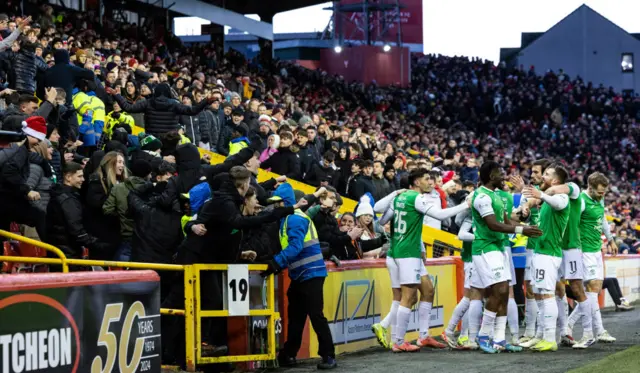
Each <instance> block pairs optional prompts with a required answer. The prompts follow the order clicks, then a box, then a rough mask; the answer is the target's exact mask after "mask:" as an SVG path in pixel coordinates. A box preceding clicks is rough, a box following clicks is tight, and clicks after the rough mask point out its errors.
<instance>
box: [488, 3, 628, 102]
mask: <svg viewBox="0 0 640 373" xmlns="http://www.w3.org/2000/svg"><path fill="white" fill-rule="evenodd" d="M636 36H637V35H632V34H629V33H628V32H626V31H625V30H623V29H622V28H620V27H619V26H617V25H616V24H614V23H613V22H611V21H609V20H608V19H607V18H605V17H603V16H602V15H601V14H599V13H597V12H596V11H594V10H593V9H591V8H590V7H588V6H586V5H582V6H580V7H579V8H578V9H576V10H575V11H573V12H572V13H571V14H569V15H568V16H566V17H565V18H564V19H562V20H561V21H560V22H558V23H557V24H556V25H554V26H553V27H551V28H550V29H549V30H548V31H547V32H544V33H523V34H522V43H521V47H520V48H503V49H502V50H501V51H500V60H501V61H503V62H506V63H507V64H509V65H512V66H519V65H522V66H523V67H524V68H525V69H528V68H529V67H530V66H534V67H535V70H536V71H537V72H538V73H544V72H545V71H547V70H553V71H556V72H557V71H558V70H560V69H563V70H564V72H565V73H567V74H568V75H569V76H570V77H571V78H575V77H576V76H580V77H582V79H583V80H584V81H585V82H592V83H593V84H595V85H598V84H603V85H604V86H607V87H608V86H611V87H614V88H615V89H616V90H617V91H625V92H640V75H639V74H640V69H638V68H636V66H635V56H638V58H639V59H640V40H638V39H637V38H636Z"/></svg>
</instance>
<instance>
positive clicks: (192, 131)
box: [178, 113, 202, 146]
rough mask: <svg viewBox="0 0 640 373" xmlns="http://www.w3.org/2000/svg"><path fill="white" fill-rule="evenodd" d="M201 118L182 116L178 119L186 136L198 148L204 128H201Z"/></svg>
mask: <svg viewBox="0 0 640 373" xmlns="http://www.w3.org/2000/svg"><path fill="white" fill-rule="evenodd" d="M200 114H202V113H200ZM199 117H200V116H199V115H181V116H180V117H179V119H178V122H179V123H180V125H181V126H182V128H184V135H185V136H187V137H188V138H189V140H190V141H191V143H192V144H193V145H195V146H198V143H199V142H200V141H201V139H202V136H201V130H202V128H201V126H200V118H199Z"/></svg>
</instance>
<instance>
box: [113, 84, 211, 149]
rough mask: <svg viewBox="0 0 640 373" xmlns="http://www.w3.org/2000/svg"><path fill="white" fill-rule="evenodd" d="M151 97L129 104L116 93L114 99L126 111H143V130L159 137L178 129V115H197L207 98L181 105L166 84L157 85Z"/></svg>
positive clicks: (206, 103)
mask: <svg viewBox="0 0 640 373" xmlns="http://www.w3.org/2000/svg"><path fill="white" fill-rule="evenodd" d="M153 96H154V97H153V98H152V99H148V100H143V101H138V102H136V103H135V104H130V103H128V102H127V100H125V99H124V97H122V96H120V95H116V96H115V99H116V101H117V102H118V104H119V105H120V107H121V108H122V110H124V111H126V112H127V113H144V126H145V130H146V131H145V132H146V133H148V134H151V135H154V136H156V137H159V136H161V135H163V134H165V133H167V132H171V131H174V130H177V129H178V126H179V124H178V122H179V116H180V115H197V114H198V113H200V112H201V111H202V110H203V109H204V108H206V107H207V105H208V102H207V100H202V102H201V103H199V104H198V105H195V106H186V105H182V104H181V103H180V102H178V101H177V100H175V99H174V98H173V97H172V96H171V87H169V85H168V84H165V83H163V84H160V85H158V86H157V87H156V88H155V90H154V92H153Z"/></svg>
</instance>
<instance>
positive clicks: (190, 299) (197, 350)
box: [0, 229, 280, 372]
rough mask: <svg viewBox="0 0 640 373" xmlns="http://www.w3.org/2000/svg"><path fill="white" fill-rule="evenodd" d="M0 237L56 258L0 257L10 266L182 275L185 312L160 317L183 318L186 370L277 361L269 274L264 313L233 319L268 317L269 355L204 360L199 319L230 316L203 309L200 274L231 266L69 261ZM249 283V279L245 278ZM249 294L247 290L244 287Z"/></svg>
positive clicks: (1, 233) (260, 268) (258, 267)
mask: <svg viewBox="0 0 640 373" xmlns="http://www.w3.org/2000/svg"><path fill="white" fill-rule="evenodd" d="M0 236H3V237H6V238H8V239H11V240H15V241H20V242H24V243H26V244H30V245H33V246H36V247H39V248H42V249H44V250H46V251H47V252H51V253H53V254H55V255H56V256H57V257H58V258H34V257H23V256H0V263H1V262H13V263H31V264H52V265H59V266H61V267H62V272H64V273H67V272H69V266H70V265H71V266H85V267H90V266H98V267H119V268H129V269H152V270H158V271H182V272H184V288H185V301H184V309H182V310H181V309H168V308H161V309H160V313H161V314H163V315H173V316H184V317H185V347H186V348H185V358H186V365H187V371H189V372H195V371H196V365H197V364H212V363H225V362H242V361H258V360H274V359H275V358H276V342H275V335H276V333H275V320H276V318H278V317H280V316H279V314H278V313H277V312H275V287H274V276H273V275H270V276H268V277H267V278H266V281H267V305H266V309H264V310H249V311H248V312H247V313H246V314H242V315H233V316H265V317H267V332H268V340H267V344H268V352H267V353H266V354H257V355H235V356H221V357H203V356H202V350H201V346H202V333H201V328H200V325H201V320H202V318H203V317H229V316H230V315H229V311H228V310H215V311H210V310H202V309H201V305H202V301H201V296H200V272H201V271H225V272H226V271H228V270H229V268H230V266H232V265H227V264H192V265H176V264H155V263H138V262H112V261H103V260H84V259H69V258H67V257H66V255H65V254H64V252H62V250H60V249H59V248H57V247H55V246H52V245H49V244H47V243H44V242H40V241H35V240H32V239H30V238H27V237H23V236H20V235H17V234H14V233H11V232H7V231H4V230H1V229H0ZM246 267H247V270H248V271H264V270H266V269H267V265H266V264H249V265H246ZM247 280H248V279H247ZM247 291H248V288H247Z"/></svg>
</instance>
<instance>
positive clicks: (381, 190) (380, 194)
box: [372, 175, 395, 202]
mask: <svg viewBox="0 0 640 373" xmlns="http://www.w3.org/2000/svg"><path fill="white" fill-rule="evenodd" d="M372 181H373V186H374V188H375V190H376V192H375V193H373V194H372V196H373V199H375V200H376V202H377V201H380V200H381V199H383V198H384V197H386V196H388V195H389V194H391V192H393V191H394V190H395V189H394V188H393V187H392V186H391V185H389V182H388V181H387V179H386V178H385V177H384V176H383V177H382V178H381V179H378V178H377V177H375V175H374V176H372Z"/></svg>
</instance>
